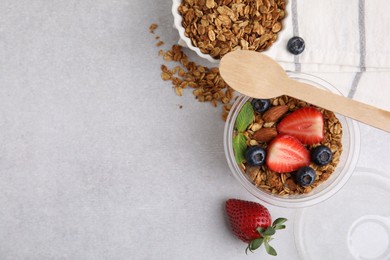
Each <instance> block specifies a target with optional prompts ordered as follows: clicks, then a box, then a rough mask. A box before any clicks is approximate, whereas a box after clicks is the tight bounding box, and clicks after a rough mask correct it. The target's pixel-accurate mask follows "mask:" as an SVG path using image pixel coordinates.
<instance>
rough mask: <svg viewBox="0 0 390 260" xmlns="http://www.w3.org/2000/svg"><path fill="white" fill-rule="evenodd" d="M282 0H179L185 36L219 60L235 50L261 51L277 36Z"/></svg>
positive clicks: (279, 28) (283, 12)
mask: <svg viewBox="0 0 390 260" xmlns="http://www.w3.org/2000/svg"><path fill="white" fill-rule="evenodd" d="M285 8H286V3H285V1H284V0H183V1H182V2H181V4H180V6H179V8H178V11H179V13H180V14H181V16H182V17H183V22H182V25H183V27H184V29H185V35H186V36H187V37H188V38H190V39H191V42H192V44H193V45H194V46H195V47H198V48H199V49H200V50H201V52H203V53H206V54H210V55H211V56H212V57H214V58H216V59H220V58H221V57H222V56H223V55H225V54H226V53H228V52H230V51H233V50H237V49H243V50H255V51H263V50H266V49H267V48H269V47H270V46H271V45H272V44H273V43H274V42H275V41H276V39H277V35H278V32H279V31H280V30H281V29H282V23H281V21H282V20H283V18H284V17H285Z"/></svg>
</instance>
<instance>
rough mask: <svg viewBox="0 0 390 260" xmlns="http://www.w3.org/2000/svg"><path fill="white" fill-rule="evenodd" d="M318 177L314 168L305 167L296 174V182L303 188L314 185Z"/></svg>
mask: <svg viewBox="0 0 390 260" xmlns="http://www.w3.org/2000/svg"><path fill="white" fill-rule="evenodd" d="M316 176H317V174H316V171H315V170H314V169H313V168H311V167H309V166H304V167H301V168H299V169H298V171H296V172H295V181H296V182H297V183H298V184H300V185H301V186H303V187H305V186H309V185H310V184H312V183H313V182H314V181H315V179H316Z"/></svg>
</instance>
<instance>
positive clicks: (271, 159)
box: [266, 135, 310, 173]
mask: <svg viewBox="0 0 390 260" xmlns="http://www.w3.org/2000/svg"><path fill="white" fill-rule="evenodd" d="M309 163H310V153H309V151H308V150H307V149H306V148H305V147H304V146H303V144H302V143H301V142H300V141H299V140H298V139H297V138H295V137H293V136H290V135H278V136H277V137H275V138H274V140H272V142H271V143H270V144H269V146H268V151H267V158H266V164H267V166H268V168H269V169H271V170H273V171H275V172H279V173H283V172H292V171H295V170H297V169H299V168H301V167H302V166H307V165H309Z"/></svg>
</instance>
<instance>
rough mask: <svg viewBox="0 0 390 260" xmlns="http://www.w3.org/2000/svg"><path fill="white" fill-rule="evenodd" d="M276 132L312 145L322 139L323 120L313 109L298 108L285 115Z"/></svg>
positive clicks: (320, 114)
mask: <svg viewBox="0 0 390 260" xmlns="http://www.w3.org/2000/svg"><path fill="white" fill-rule="evenodd" d="M277 129H278V132H279V133H281V134H288V135H292V136H294V137H296V138H298V140H299V141H301V142H302V143H304V144H308V145H312V144H316V143H319V142H321V141H322V140H323V139H324V118H323V116H322V113H321V112H320V111H318V110H317V109H315V108H314V107H304V108H300V109H298V110H296V111H294V112H292V113H291V114H289V115H287V116H286V117H285V118H283V119H282V121H280V123H279V124H278V126H277Z"/></svg>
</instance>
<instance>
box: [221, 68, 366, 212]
mask: <svg viewBox="0 0 390 260" xmlns="http://www.w3.org/2000/svg"><path fill="white" fill-rule="evenodd" d="M288 75H289V77H291V78H293V79H295V80H298V81H301V82H304V83H308V84H311V85H313V86H316V87H319V88H322V89H326V90H328V91H331V92H333V93H336V94H340V95H341V93H340V92H339V91H338V90H337V89H336V88H335V87H334V86H332V85H331V84H330V83H328V82H326V81H325V80H322V79H320V78H318V77H315V76H312V75H309V74H303V73H294V72H288ZM249 98H250V97H247V96H239V97H238V98H237V100H236V101H235V103H234V104H233V106H232V108H231V110H230V112H229V116H228V118H227V120H226V125H225V130H224V149H225V155H226V158H227V162H228V164H229V167H230V170H231V172H232V173H233V175H234V177H236V179H237V180H238V181H239V182H240V183H241V185H242V186H244V187H245V188H246V189H247V190H248V191H249V192H250V193H251V194H252V195H254V196H255V197H257V198H258V199H260V200H262V201H265V202H267V203H269V204H271V205H274V206H280V207H287V208H301V207H307V206H311V205H314V204H317V203H320V202H322V201H324V200H326V199H328V198H330V197H331V196H333V195H334V194H335V193H336V192H337V191H339V190H340V189H341V188H342V187H343V186H344V184H345V183H346V182H347V181H348V179H349V178H350V177H351V175H352V173H353V171H354V169H355V166H356V163H357V160H358V157H359V152H360V132H359V127H358V124H357V122H356V121H354V120H352V119H350V118H347V117H344V116H341V115H339V114H336V116H337V118H338V119H339V121H340V122H341V124H342V127H343V137H342V145H343V152H342V153H341V156H340V161H339V163H338V165H337V167H336V169H335V171H334V172H333V173H332V174H331V175H330V177H329V178H328V179H327V180H326V181H324V182H323V183H321V184H320V185H318V186H317V187H316V188H314V189H313V190H312V191H311V192H310V193H307V194H302V195H278V194H272V193H270V192H267V191H265V190H263V189H261V188H259V187H256V185H254V184H253V183H252V181H251V180H250V179H249V178H248V177H247V175H246V174H245V173H244V172H242V170H241V169H240V167H239V165H238V164H237V163H236V160H235V156H234V151H233V144H232V140H233V131H234V123H235V121H236V118H237V115H238V113H239V112H240V110H241V108H242V106H243V105H244V104H245V102H246V101H248V99H249Z"/></svg>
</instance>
